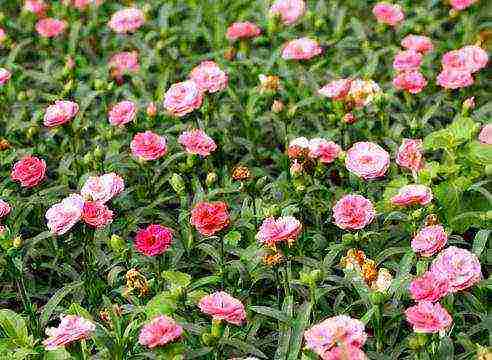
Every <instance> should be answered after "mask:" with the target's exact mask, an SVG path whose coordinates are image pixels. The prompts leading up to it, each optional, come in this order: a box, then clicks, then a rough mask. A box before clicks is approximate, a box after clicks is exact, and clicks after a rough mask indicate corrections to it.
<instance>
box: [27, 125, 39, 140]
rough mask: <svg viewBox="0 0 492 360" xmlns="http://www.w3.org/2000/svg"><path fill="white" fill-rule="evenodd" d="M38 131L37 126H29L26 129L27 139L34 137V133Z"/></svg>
mask: <svg viewBox="0 0 492 360" xmlns="http://www.w3.org/2000/svg"><path fill="white" fill-rule="evenodd" d="M38 131H39V129H38V127H37V126H31V127H29V129H27V138H28V139H29V140H31V139H32V138H33V137H34V135H36V134H37V133H38Z"/></svg>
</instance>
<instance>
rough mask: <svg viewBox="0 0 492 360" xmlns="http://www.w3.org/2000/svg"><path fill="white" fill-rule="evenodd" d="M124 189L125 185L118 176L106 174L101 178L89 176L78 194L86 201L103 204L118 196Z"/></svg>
mask: <svg viewBox="0 0 492 360" xmlns="http://www.w3.org/2000/svg"><path fill="white" fill-rule="evenodd" d="M124 188H125V183H124V181H123V179H122V178H121V177H120V176H119V175H117V174H115V173H108V174H104V175H102V176H90V177H89V178H88V179H87V180H86V182H85V184H84V186H82V189H81V190H80V194H81V195H82V196H83V197H84V198H86V199H87V200H92V201H99V202H101V203H103V204H104V203H106V202H108V201H109V200H111V199H112V198H114V197H115V196H117V195H118V194H120V193H121V192H122V191H123V190H124Z"/></svg>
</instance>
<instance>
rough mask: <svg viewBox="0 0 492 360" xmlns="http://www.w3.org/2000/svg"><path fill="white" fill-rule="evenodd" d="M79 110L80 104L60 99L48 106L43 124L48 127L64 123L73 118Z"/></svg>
mask: <svg viewBox="0 0 492 360" xmlns="http://www.w3.org/2000/svg"><path fill="white" fill-rule="evenodd" d="M78 112H79V105H78V104H77V103H76V102H73V101H65V100H58V101H55V104H54V105H50V106H48V108H47V109H46V112H45V113H44V119H43V124H44V126H46V127H55V126H59V125H63V124H65V123H67V122H69V121H70V120H72V119H73V118H74V117H75V115H77V113H78Z"/></svg>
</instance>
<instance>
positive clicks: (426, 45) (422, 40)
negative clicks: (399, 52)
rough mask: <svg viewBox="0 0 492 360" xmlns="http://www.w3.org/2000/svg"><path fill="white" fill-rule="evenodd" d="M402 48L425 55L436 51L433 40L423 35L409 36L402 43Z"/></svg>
mask: <svg viewBox="0 0 492 360" xmlns="http://www.w3.org/2000/svg"><path fill="white" fill-rule="evenodd" d="M401 46H403V47H404V48H406V49H409V50H414V51H417V52H419V53H421V54H423V55H425V54H427V53H429V52H431V51H432V50H434V45H433V44H432V40H431V39H430V38H428V37H427V36H422V35H407V36H406V37H405V38H404V39H403V40H402V41H401Z"/></svg>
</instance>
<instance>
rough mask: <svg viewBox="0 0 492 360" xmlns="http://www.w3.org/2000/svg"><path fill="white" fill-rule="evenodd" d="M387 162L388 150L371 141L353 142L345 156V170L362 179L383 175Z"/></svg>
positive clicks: (387, 165)
mask: <svg viewBox="0 0 492 360" xmlns="http://www.w3.org/2000/svg"><path fill="white" fill-rule="evenodd" d="M389 164H390V157H389V154H388V152H387V151H386V150H384V149H383V148H382V147H381V146H379V145H377V144H375V143H372V142H358V143H355V144H354V145H353V146H352V147H351V148H350V149H349V150H348V151H347V156H346V158H345V166H346V167H347V170H348V171H350V172H351V173H354V174H355V175H357V176H359V177H361V178H362V179H364V180H369V179H376V178H378V177H382V176H384V175H385V174H386V171H387V170H388V167H389Z"/></svg>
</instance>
